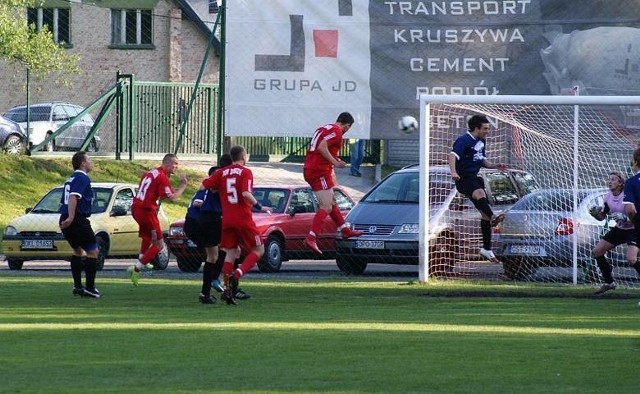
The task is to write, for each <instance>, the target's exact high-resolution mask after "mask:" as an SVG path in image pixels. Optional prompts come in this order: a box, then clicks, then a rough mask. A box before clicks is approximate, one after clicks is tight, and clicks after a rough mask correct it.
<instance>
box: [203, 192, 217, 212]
mask: <svg viewBox="0 0 640 394" xmlns="http://www.w3.org/2000/svg"><path fill="white" fill-rule="evenodd" d="M200 212H202V213H205V212H207V213H222V205H221V204H220V197H219V196H218V193H217V192H212V191H211V190H209V189H207V192H206V194H205V196H204V202H203V203H202V207H201V208H200Z"/></svg>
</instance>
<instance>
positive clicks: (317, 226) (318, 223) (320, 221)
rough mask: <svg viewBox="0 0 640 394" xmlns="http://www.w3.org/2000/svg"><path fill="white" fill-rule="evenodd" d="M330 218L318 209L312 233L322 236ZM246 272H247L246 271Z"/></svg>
mask: <svg viewBox="0 0 640 394" xmlns="http://www.w3.org/2000/svg"><path fill="white" fill-rule="evenodd" d="M327 216H329V213H328V212H327V211H325V210H324V209H318V212H316V215H315V216H314V217H313V222H312V224H311V232H313V233H314V234H320V232H321V231H322V226H323V225H324V219H326V218H327ZM245 272H246V271H245Z"/></svg>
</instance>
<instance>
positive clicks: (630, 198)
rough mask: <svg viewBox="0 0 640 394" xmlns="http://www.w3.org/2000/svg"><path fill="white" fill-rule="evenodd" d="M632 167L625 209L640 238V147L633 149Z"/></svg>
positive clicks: (626, 186)
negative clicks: (639, 213)
mask: <svg viewBox="0 0 640 394" xmlns="http://www.w3.org/2000/svg"><path fill="white" fill-rule="evenodd" d="M631 169H632V170H633V174H634V175H633V176H632V177H631V178H629V179H627V180H626V181H625V183H624V199H623V203H624V209H625V213H626V214H627V217H628V218H629V220H630V221H631V222H632V223H633V224H634V226H635V230H636V240H640V215H638V212H639V211H640V147H638V148H636V149H635V150H634V151H633V156H632V159H631ZM638 264H639V263H638V262H636V263H635V265H633V268H635V269H636V271H638V274H639V275H640V267H639V266H638Z"/></svg>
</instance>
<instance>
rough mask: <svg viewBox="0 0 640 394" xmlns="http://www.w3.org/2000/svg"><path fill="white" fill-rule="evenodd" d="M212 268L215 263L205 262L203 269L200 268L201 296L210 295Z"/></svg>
mask: <svg viewBox="0 0 640 394" xmlns="http://www.w3.org/2000/svg"><path fill="white" fill-rule="evenodd" d="M214 267H215V263H210V262H208V261H205V262H204V267H203V268H202V294H204V295H206V296H208V295H210V294H211V280H212V279H213V278H214V276H213V271H214V269H215V268H214Z"/></svg>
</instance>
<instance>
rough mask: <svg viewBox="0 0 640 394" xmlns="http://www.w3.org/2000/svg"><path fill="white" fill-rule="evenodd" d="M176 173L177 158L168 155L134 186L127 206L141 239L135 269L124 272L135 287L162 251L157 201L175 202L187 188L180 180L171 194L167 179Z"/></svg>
mask: <svg viewBox="0 0 640 394" xmlns="http://www.w3.org/2000/svg"><path fill="white" fill-rule="evenodd" d="M177 169H178V157H177V156H176V155H174V154H172V153H168V154H166V155H165V156H164V158H163V159H162V165H161V166H160V167H157V168H154V169H152V170H149V171H147V172H145V173H144V174H143V175H142V178H141V179H140V184H139V185H138V193H137V194H136V196H135V197H134V198H133V204H131V215H132V216H133V218H134V219H135V221H136V222H137V223H138V226H139V230H138V236H139V237H140V238H142V242H141V244H140V258H139V260H138V261H137V262H136V264H135V265H132V266H130V267H129V268H127V271H128V272H129V275H130V276H131V282H133V284H134V285H135V286H138V281H139V279H140V270H141V269H143V268H144V267H145V266H146V265H147V264H148V263H149V261H151V260H153V259H154V258H155V257H156V256H157V255H158V253H160V251H161V250H162V249H164V247H165V246H164V239H163V237H162V228H160V221H159V220H158V200H162V199H168V200H169V201H176V200H177V199H178V198H179V197H180V196H181V195H182V192H184V189H185V188H186V187H187V177H186V176H182V177H181V178H180V185H179V186H178V188H177V189H175V190H173V188H172V187H171V183H170V182H169V175H171V174H174V173H175V172H176V170H177Z"/></svg>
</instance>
